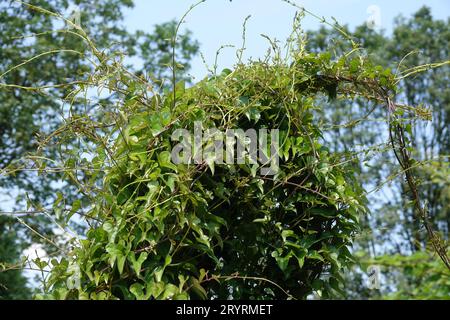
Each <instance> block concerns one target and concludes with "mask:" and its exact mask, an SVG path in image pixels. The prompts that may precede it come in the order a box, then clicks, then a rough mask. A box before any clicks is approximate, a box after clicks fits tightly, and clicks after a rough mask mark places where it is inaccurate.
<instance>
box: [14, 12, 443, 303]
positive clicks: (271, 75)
mask: <svg viewBox="0 0 450 320" xmlns="http://www.w3.org/2000/svg"><path fill="white" fill-rule="evenodd" d="M34 9H36V8H34ZM303 13H304V11H302V12H301V13H300V14H298V15H297V17H296V19H295V21H294V28H293V30H294V31H293V33H292V35H291V37H290V38H289V40H288V43H287V44H286V49H284V54H283V55H282V54H281V52H282V49H281V48H280V47H279V45H278V44H277V43H276V42H271V51H270V53H269V54H268V55H267V56H266V58H265V59H263V60H259V61H250V62H248V63H242V61H239V63H238V64H237V65H236V66H235V67H234V68H233V70H231V69H225V70H223V71H222V72H220V73H216V72H213V73H212V74H211V75H210V76H208V77H207V78H205V79H204V80H202V81H200V82H199V83H197V84H195V85H194V86H191V87H186V86H185V84H184V82H182V81H180V82H177V81H176V78H175V74H176V73H175V70H176V69H177V68H181V67H182V66H179V65H177V64H176V61H173V64H172V68H173V78H172V82H173V86H172V89H167V88H166V87H164V88H163V87H157V85H156V82H155V81H153V80H154V79H149V78H146V77H145V76H137V75H135V74H133V73H132V72H130V71H128V70H127V69H126V68H125V67H124V66H123V64H122V62H121V61H122V55H121V54H120V53H117V52H108V51H106V50H104V51H102V50H99V49H97V48H96V47H95V44H94V43H93V42H92V41H91V40H90V39H89V37H88V35H87V34H85V33H84V32H83V30H82V29H81V28H79V27H78V26H77V28H76V29H75V30H76V31H73V32H72V33H73V35H74V36H77V37H80V38H82V39H83V40H84V41H85V42H86V45H87V47H88V48H90V54H89V56H88V58H89V59H91V61H92V64H93V68H92V70H91V72H90V73H89V74H86V76H85V78H84V79H80V81H79V82H77V83H71V84H67V86H68V87H70V88H71V89H72V90H71V91H70V93H69V94H68V96H67V97H66V100H65V101H64V103H65V104H68V108H67V110H66V111H67V112H66V114H65V115H66V117H65V123H64V125H63V126H62V127H61V128H59V129H58V130H57V131H55V132H53V133H51V134H50V135H47V136H44V137H42V138H41V140H40V150H42V149H44V148H46V147H48V146H52V147H54V146H59V148H60V150H61V159H51V160H50V159H45V158H42V157H41V156H40V154H39V151H38V152H37V154H36V155H32V156H30V157H28V158H27V159H26V161H25V160H24V161H23V162H20V163H16V164H14V165H13V166H11V167H10V168H9V169H8V170H9V172H10V173H11V172H14V170H21V169H23V168H24V167H26V166H27V165H29V163H30V162H33V165H34V166H35V167H36V168H38V169H39V170H40V171H41V172H42V173H45V171H46V170H58V168H59V169H60V170H61V172H62V174H63V178H64V179H65V180H66V181H70V183H72V184H73V185H75V186H77V188H78V190H79V192H80V194H81V197H80V199H78V200H76V201H74V202H73V203H71V204H69V203H66V201H65V199H64V196H63V194H60V195H58V197H57V199H56V201H55V202H54V203H53V206H52V208H51V209H44V208H42V207H41V206H39V205H38V204H33V203H30V204H29V205H30V206H31V207H33V210H37V211H39V210H41V211H45V212H47V211H49V212H50V211H51V212H54V213H58V214H57V215H56V217H55V219H56V222H57V224H58V226H59V227H61V228H62V229H63V230H66V229H67V228H69V222H70V220H71V218H72V216H73V215H75V214H79V215H80V216H82V217H83V219H84V221H85V222H86V226H87V232H86V236H85V237H81V236H79V237H77V236H75V237H72V238H71V240H70V243H71V244H72V245H73V246H72V247H71V248H60V250H61V252H63V253H64V254H63V257H62V258H61V259H53V260H51V261H50V262H49V263H50V265H51V270H50V272H49V275H48V276H46V277H45V286H44V292H43V293H42V294H41V295H38V298H58V299H145V300H148V299H196V298H199V299H213V298H221V299H227V298H232V299H285V298H288V299H305V298H306V297H307V296H308V295H310V294H311V293H313V292H315V293H317V294H319V295H321V296H322V297H324V298H326V297H328V296H329V295H330V294H331V293H333V292H341V291H342V288H343V286H344V279H343V277H342V272H343V270H344V269H345V268H346V267H347V266H349V265H350V264H352V263H353V262H354V258H353V256H352V253H351V245H352V241H353V239H354V236H355V234H356V233H357V232H358V230H359V219H360V217H361V215H364V214H366V213H367V209H366V204H367V200H366V198H365V191H364V190H363V189H362V187H361V185H360V182H358V177H357V175H356V172H355V170H354V167H355V165H356V164H357V163H358V161H359V159H358V157H354V156H352V155H350V154H348V153H331V152H330V151H329V149H328V148H327V144H326V138H325V137H324V133H323V131H322V128H321V127H320V126H319V125H318V122H317V120H316V118H315V114H316V111H317V110H319V109H320V103H325V101H326V99H329V100H333V99H341V100H343V101H348V102H349V103H351V101H352V100H354V99H356V98H362V99H365V100H366V101H367V102H368V103H369V102H375V103H376V104H377V105H378V106H381V107H384V108H385V109H386V121H387V122H388V124H389V130H390V142H391V144H392V145H391V147H392V150H393V152H395V154H396V157H397V159H398V161H399V164H400V165H401V167H402V170H403V173H404V175H405V178H406V181H407V183H408V185H409V188H410V192H411V198H412V201H413V204H414V206H415V208H416V210H417V213H418V217H419V218H420V219H422V221H423V223H424V226H425V227H426V229H427V231H428V233H429V237H430V241H431V243H432V245H433V247H434V248H435V251H436V252H437V253H438V254H439V256H440V257H441V259H442V260H443V261H444V263H445V264H446V265H447V267H450V264H449V261H448V257H447V254H446V249H445V245H444V244H443V243H442V241H441V240H440V239H439V238H438V236H437V234H436V233H435V232H434V231H433V230H432V229H431V226H430V225H429V223H428V222H427V217H426V208H425V206H424V204H423V203H421V199H420V193H419V187H418V183H417V181H416V179H415V177H414V171H413V168H414V165H415V163H414V160H412V159H411V153H410V151H409V150H408V149H409V148H410V146H409V145H408V140H407V132H408V131H409V130H408V128H409V127H408V126H410V124H409V123H408V119H407V118H406V117H403V116H404V115H405V114H409V115H410V116H412V117H418V116H422V113H423V110H422V109H420V108H413V107H411V106H406V105H402V104H399V103H395V102H394V101H395V95H396V81H397V80H398V78H397V77H396V76H395V75H394V74H393V73H392V72H391V71H390V70H389V69H383V68H381V67H380V66H377V65H374V64H373V63H372V62H371V60H370V59H369V58H368V57H367V56H366V55H364V54H363V52H362V51H361V50H360V48H359V47H358V45H357V44H355V43H353V42H352V43H353V49H352V50H351V51H350V52H347V53H345V54H342V55H340V56H335V55H332V54H331V53H322V54H318V53H311V52H307V51H306V50H305V43H306V41H307V40H306V39H305V37H304V34H303V33H302V32H301V30H300V24H299V23H300V19H301V17H302V14H303ZM335 27H336V26H335ZM336 28H337V27H336ZM174 41H175V39H174V40H173V42H174ZM49 54H53V52H52V53H49ZM282 57H283V58H282ZM162 82H164V81H162ZM59 86H64V84H60V85H59ZM22 89H24V88H22ZM32 89H33V88H28V90H32ZM92 89H97V90H98V92H99V94H98V95H99V97H100V96H101V95H102V92H103V90H105V91H107V92H108V96H109V99H99V101H98V103H96V104H95V107H93V108H89V110H87V109H86V110H75V109H72V108H71V105H72V104H73V102H74V101H75V100H77V101H80V100H82V101H85V102H86V104H89V102H90V101H88V100H86V98H85V97H84V96H83V93H84V94H87V92H89V91H90V90H92ZM34 90H37V91H39V92H40V93H41V94H45V91H42V89H39V88H34ZM83 99H84V100H83ZM425 115H426V114H425ZM195 123H201V126H202V127H203V128H216V129H217V130H219V131H222V132H224V131H226V130H229V129H242V130H243V131H245V130H248V129H255V130H257V131H258V130H261V129H277V130H278V131H279V145H278V148H277V149H276V156H277V157H278V158H279V163H278V168H277V169H278V170H277V171H276V173H275V174H274V175H264V174H260V172H259V171H260V169H261V166H260V165H258V164H255V163H253V162H252V161H250V160H251V159H250V157H248V156H247V157H246V158H245V161H243V162H242V163H216V162H213V161H208V160H205V159H204V160H203V161H199V162H195V161H190V162H189V163H180V164H176V163H174V161H173V159H172V158H171V152H172V150H173V148H174V147H175V144H176V143H177V142H175V141H173V138H172V135H173V133H174V132H175V131H176V130H177V129H184V130H187V131H189V132H193V131H194V130H195ZM73 139H75V140H78V141H79V142H80V143H79V146H80V147H79V149H78V150H66V149H64V143H65V141H69V140H73ZM188 142H189V144H191V143H193V142H192V141H188ZM201 143H202V144H203V146H204V147H206V148H207V147H208V146H209V147H211V143H212V142H211V141H209V140H207V139H206V140H204V141H201ZM264 152H266V153H267V157H270V156H269V155H270V150H264ZM271 156H274V155H273V154H272V155H271ZM191 160H193V159H191ZM52 165H53V166H52ZM58 165H59V167H58ZM49 241H51V240H49ZM55 246H58V244H55ZM36 264H37V265H38V267H40V268H42V269H43V268H45V267H46V266H47V265H48V262H44V261H42V260H41V259H37V261H36Z"/></svg>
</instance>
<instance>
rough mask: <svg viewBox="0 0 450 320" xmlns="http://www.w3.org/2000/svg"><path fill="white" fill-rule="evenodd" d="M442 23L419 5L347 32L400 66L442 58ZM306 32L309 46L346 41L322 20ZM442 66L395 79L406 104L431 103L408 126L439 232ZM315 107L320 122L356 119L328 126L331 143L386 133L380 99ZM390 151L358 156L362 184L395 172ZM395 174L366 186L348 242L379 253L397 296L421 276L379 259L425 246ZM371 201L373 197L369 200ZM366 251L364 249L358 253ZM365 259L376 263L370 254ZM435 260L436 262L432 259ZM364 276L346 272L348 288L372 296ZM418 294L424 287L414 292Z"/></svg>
mask: <svg viewBox="0 0 450 320" xmlns="http://www.w3.org/2000/svg"><path fill="white" fill-rule="evenodd" d="M448 30H449V20H447V21H440V20H434V19H433V18H432V15H431V12H430V9H429V8H427V7H423V8H422V9H420V10H419V11H418V12H416V13H415V14H414V15H413V16H412V17H411V18H408V19H407V18H404V17H399V18H397V19H396V21H395V26H394V30H393V34H392V36H390V37H388V36H385V35H383V34H382V33H377V32H375V31H373V30H371V29H369V28H367V26H365V25H363V26H360V27H357V28H356V29H355V30H354V32H352V33H351V34H352V35H353V36H354V37H355V38H356V39H358V40H359V41H360V42H361V44H362V46H363V47H364V50H365V51H366V52H367V54H368V55H370V56H371V57H372V58H373V59H375V60H376V61H377V62H378V63H380V64H381V65H383V66H384V67H386V68H391V69H392V70H393V71H394V72H397V73H400V72H402V71H404V70H407V69H408V68H411V67H413V66H418V65H427V64H429V63H432V62H443V61H446V60H448V57H449V52H448V47H449V40H450V37H449V31H448ZM309 39H310V41H309V46H310V48H311V50H316V51H320V52H321V51H327V50H331V51H336V52H341V51H342V50H344V49H345V47H346V45H347V43H346V42H345V41H339V35H338V34H336V32H335V31H333V30H329V29H325V28H322V29H320V30H319V31H317V32H310V33H309ZM397 66H398V69H397ZM449 68H450V67H449V66H448V64H447V65H444V66H442V67H441V68H438V69H432V68H430V70H429V72H423V73H418V74H416V75H414V76H413V77H408V78H407V79H404V80H402V81H400V82H399V91H398V98H399V100H401V101H404V102H405V103H406V104H408V105H423V106H425V107H426V108H431V111H432V117H433V118H432V121H431V124H430V122H428V121H417V123H416V125H415V126H414V131H413V132H412V133H413V134H412V136H413V137H414V141H413V145H414V147H415V155H414V156H415V157H416V158H417V159H420V160H422V161H423V162H422V165H421V166H420V169H419V170H420V173H419V174H420V177H421V182H422V185H421V191H422V192H423V196H424V198H425V199H426V201H427V208H428V210H429V218H430V220H431V221H432V223H433V225H434V228H435V229H437V230H439V231H440V232H441V233H442V234H443V235H444V237H445V238H446V239H448V232H449V227H448V219H449V218H450V211H449V210H450V204H449V201H448V200H449V193H448V191H449V180H448V169H447V168H448V167H449V160H448V155H449V149H448V143H449V132H448V130H449V95H450V90H449V88H448V79H449V74H450V73H449ZM371 108H372V107H371ZM323 111H324V112H323V118H324V121H326V122H327V123H332V124H336V123H341V124H351V123H352V121H354V120H356V119H361V120H358V121H362V124H358V126H333V127H331V128H330V130H329V131H328V132H327V134H328V135H327V137H328V138H329V139H330V140H331V141H333V142H334V143H333V145H334V148H335V150H349V149H351V148H352V147H353V146H355V145H364V144H371V145H374V146H375V145H378V144H380V143H383V141H386V140H387V132H388V131H387V127H385V126H384V125H383V124H382V123H380V122H379V121H378V120H377V119H383V118H385V117H386V112H385V110H384V109H383V107H382V106H381V105H374V106H373V109H371V113H370V114H368V113H367V107H366V104H365V103H364V102H362V101H356V103H354V104H343V103H336V102H335V103H331V104H329V105H328V107H325V109H324V110H323ZM367 120H370V121H367ZM391 156H392V155H390V154H387V153H385V154H383V156H382V157H375V158H371V159H370V160H369V161H364V162H361V167H360V172H361V174H360V177H361V178H362V179H364V183H365V186H366V189H368V190H373V189H374V188H375V187H376V186H377V185H380V184H382V183H383V181H385V180H386V179H389V180H392V179H391V178H392V177H393V176H395V175H397V174H398V170H399V169H398V168H397V167H396V166H391V165H389V164H388V163H389V162H387V161H386V159H388V158H389V157H391ZM391 163H393V162H391ZM398 181H400V180H397V182H392V181H391V183H390V184H388V185H383V187H382V188H381V189H380V190H378V191H377V192H375V193H372V194H371V195H370V194H369V203H371V205H370V209H371V213H372V214H371V215H370V216H368V218H367V220H366V221H365V232H363V233H362V234H361V236H360V237H359V241H358V242H357V246H356V247H355V250H361V251H362V252H366V253H367V254H368V255H369V256H371V257H380V259H381V261H383V263H381V264H382V265H383V266H384V268H386V272H385V273H384V277H385V280H386V281H385V283H387V284H389V286H386V287H385V288H384V291H382V292H384V293H386V294H388V293H389V292H392V291H394V292H395V291H397V292H398V295H397V297H401V296H402V293H406V292H407V291H408V289H407V288H411V287H417V288H418V287H420V286H421V285H422V284H421V283H422V280H423V279H422V278H421V276H419V273H415V272H406V273H404V274H402V272H401V271H402V270H401V265H402V264H401V263H393V266H395V268H397V270H398V271H399V272H394V273H393V272H392V270H393V269H392V268H388V266H387V262H386V261H389V262H392V261H403V258H402V256H405V258H404V259H408V258H407V257H408V256H411V257H414V256H417V254H419V252H422V251H423V250H425V249H426V248H427V237H426V235H425V232H424V230H423V228H422V227H421V222H420V220H419V219H418V217H416V216H415V214H414V210H413V208H412V206H411V203H410V201H409V199H408V197H407V192H408V187H407V185H406V184H404V183H399V182H398ZM375 203H378V204H377V205H375ZM390 255H393V257H392V259H391V258H389V256H390ZM366 258H367V256H365V257H364V259H366ZM364 259H363V260H364ZM396 259H397V260H396ZM436 259H437V258H436ZM371 261H372V262H373V263H376V261H377V260H371ZM411 261H417V263H421V261H424V260H423V259H422V260H421V259H417V260H413V258H411ZM435 263H436V264H437V265H439V263H440V262H439V261H436V262H435ZM425 264H426V263H425V262H424V265H425ZM417 267H418V268H421V267H420V266H417ZM395 268H394V269H395ZM399 268H400V270H399ZM403 271H404V270H403ZM405 274H406V275H405ZM444 275H445V272H444ZM358 279H359V281H358ZM365 280H366V278H365V277H364V276H361V275H360V274H357V275H355V274H352V275H350V276H349V278H348V284H349V285H348V290H347V292H348V296H349V297H371V296H372V297H373V296H378V294H379V293H378V292H376V291H375V292H374V291H370V290H367V288H366V285H365V284H364V281H365ZM427 288H428V289H427V291H424V292H427V294H428V296H429V297H437V296H440V297H444V296H443V295H442V292H445V291H440V294H436V292H438V291H433V288H435V289H436V290H437V287H433V286H428V287H427ZM410 292H413V291H410ZM422 293H423V292H422ZM425 296H426V295H425ZM405 297H411V294H408V295H406V294H405ZM417 297H419V295H418V296H417ZM420 297H424V295H423V294H421V295H420ZM447 297H448V295H447Z"/></svg>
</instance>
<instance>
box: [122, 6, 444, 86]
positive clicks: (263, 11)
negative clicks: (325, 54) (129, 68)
mask: <svg viewBox="0 0 450 320" xmlns="http://www.w3.org/2000/svg"><path fill="white" fill-rule="evenodd" d="M195 2H196V1H195V0H164V1H161V0H135V7H134V8H133V9H131V10H127V11H126V13H125V16H126V18H125V25H126V27H127V28H129V30H130V31H133V30H137V29H141V30H145V31H151V30H152V27H153V25H154V24H157V23H161V22H165V21H168V20H171V19H174V18H175V19H180V18H181V17H182V16H183V14H184V13H185V12H186V10H187V9H188V8H189V7H190V5H192V4H194V3H195ZM295 2H296V3H297V4H299V5H302V6H303V7H305V8H306V9H307V10H309V11H312V12H314V13H315V14H317V15H319V16H324V17H325V18H327V19H330V17H332V16H333V17H335V18H336V19H337V20H338V21H339V22H340V23H341V24H348V25H349V26H350V27H354V26H357V25H360V24H363V23H365V21H366V20H367V19H368V18H369V17H370V15H371V14H370V13H369V12H368V9H369V7H370V6H377V8H379V13H380V20H379V21H380V25H381V27H382V28H383V29H384V30H385V32H386V33H388V34H389V33H391V32H392V26H393V20H394V18H395V17H396V16H398V15H399V14H402V15H404V16H410V15H411V14H412V13H414V12H415V11H417V10H418V9H419V8H420V7H422V6H423V5H427V6H429V7H431V9H432V13H433V16H434V17H435V18H437V19H447V18H448V17H449V13H450V1H449V0H428V1H425V0H390V1H388V0H378V1H377V0H297V1H295ZM369 11H370V9H369ZM294 13H295V9H294V8H293V7H291V6H290V5H289V4H287V3H284V2H282V1H281V0H232V1H231V2H230V1H229V0H207V1H206V2H205V3H203V4H201V5H200V6H198V7H197V8H196V9H195V10H194V11H193V12H191V13H190V15H189V16H188V17H187V19H186V24H184V25H183V27H184V28H188V29H190V30H191V31H192V32H193V34H194V37H195V38H196V39H197V40H199V42H200V43H201V51H202V53H203V55H204V56H205V58H206V61H207V63H208V64H210V65H212V64H213V62H214V59H215V54H216V51H217V49H218V48H220V46H222V45H228V44H231V45H235V46H236V48H240V47H241V43H242V24H243V21H244V20H245V17H247V16H248V15H251V16H252V17H251V18H250V20H249V21H248V24H247V45H246V49H247V50H246V54H245V56H244V57H246V58H248V57H254V58H257V57H261V56H262V55H264V53H265V52H266V50H267V48H268V42H267V40H265V39H263V38H262V37H261V36H260V34H265V35H268V36H269V37H271V38H274V37H275V38H277V39H278V40H285V38H286V37H287V36H288V34H289V32H290V30H291V27H292V18H293V16H294ZM319 25H320V23H319V22H318V21H317V20H316V19H314V18H312V17H306V18H305V20H304V22H303V28H304V29H306V30H310V29H317V28H318V27H319ZM235 50H236V49H233V48H228V49H224V50H223V51H222V53H221V55H220V57H219V70H220V69H221V68H224V67H230V66H232V65H233V63H234V62H235V57H236V54H235ZM191 73H192V74H193V75H194V76H195V77H196V79H197V80H200V79H201V78H203V77H204V76H205V75H206V74H207V70H206V68H205V66H204V64H203V62H202V60H201V58H200V57H197V58H196V59H195V60H194V62H193V67H192V72H191Z"/></svg>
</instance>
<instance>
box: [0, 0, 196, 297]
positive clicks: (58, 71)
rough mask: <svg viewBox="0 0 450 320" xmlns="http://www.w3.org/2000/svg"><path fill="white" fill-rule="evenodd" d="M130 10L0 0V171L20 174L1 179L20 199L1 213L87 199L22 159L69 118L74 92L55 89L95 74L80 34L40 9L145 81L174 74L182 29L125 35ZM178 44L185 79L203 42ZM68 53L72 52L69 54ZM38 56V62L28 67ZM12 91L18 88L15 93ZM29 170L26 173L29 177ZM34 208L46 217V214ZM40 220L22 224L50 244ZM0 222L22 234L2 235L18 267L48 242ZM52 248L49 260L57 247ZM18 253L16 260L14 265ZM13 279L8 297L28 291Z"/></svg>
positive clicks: (105, 100) (116, 5) (119, 5)
mask: <svg viewBox="0 0 450 320" xmlns="http://www.w3.org/2000/svg"><path fill="white" fill-rule="evenodd" d="M132 6H133V1H130V0H101V1H78V0H77V1H67V0H52V1H40V0H35V1H30V4H29V5H26V4H23V3H20V2H19V1H8V0H1V1H0V75H1V76H0V170H1V169H5V168H17V171H15V174H13V175H10V174H8V175H5V174H2V175H0V188H1V190H2V192H4V193H7V194H10V197H11V198H14V197H16V201H15V205H13V206H14V208H9V207H8V208H5V207H3V208H0V209H3V210H6V209H7V211H11V210H12V209H15V210H21V211H23V210H24V207H25V205H27V206H28V208H33V207H34V206H35V204H37V203H39V204H40V206H43V207H45V206H46V205H48V204H49V203H52V202H54V201H55V199H57V191H58V190H59V189H61V188H64V189H66V191H67V190H69V191H71V192H69V193H66V194H65V196H66V197H68V198H69V199H70V198H82V194H81V193H80V192H79V190H77V188H76V187H75V186H74V185H73V184H71V183H68V182H64V183H63V182H61V177H62V174H63V173H61V172H58V170H47V171H46V174H45V175H44V176H38V175H37V174H36V172H35V171H34V170H33V164H32V163H30V162H28V161H31V160H30V159H28V161H26V162H24V160H23V158H24V157H25V156H26V155H27V154H28V153H29V152H30V151H33V150H35V149H36V147H37V145H38V141H39V139H38V137H37V136H36V134H37V133H38V132H40V133H41V134H44V135H45V134H46V133H49V132H52V131H53V130H54V129H56V128H57V127H58V126H60V125H61V123H62V121H64V120H63V117H62V115H63V114H64V113H66V112H67V109H66V107H65V101H66V100H65V99H67V94H68V93H69V92H70V91H71V90H72V89H73V86H71V85H67V86H64V87H59V86H56V87H55V86H54V85H55V84H59V83H71V82H72V81H75V80H76V79H80V78H81V77H82V75H83V74H84V73H85V72H87V71H88V70H89V68H90V67H89V65H88V60H87V59H86V58H87V56H86V55H85V53H86V46H85V44H84V43H83V42H82V40H81V39H80V38H78V37H76V36H74V34H73V31H74V27H73V26H70V25H64V23H62V22H61V21H57V20H56V19H54V17H53V16H51V15H48V14H47V13H45V12H43V11H42V10H41V9H39V8H43V9H45V10H48V11H51V12H59V13H61V14H62V15H63V16H64V17H66V18H70V19H72V20H73V21H74V22H75V23H80V24H81V26H82V28H83V29H84V30H85V31H86V32H87V33H88V34H89V36H90V37H91V38H92V39H93V41H95V42H96V43H97V44H99V45H101V46H102V47H104V48H107V49H105V50H109V51H113V50H114V51H118V50H120V51H122V52H123V53H124V55H126V56H127V57H136V59H137V61H139V60H140V61H141V63H142V64H143V66H144V68H143V69H142V70H135V72H137V73H139V74H142V75H143V76H145V77H147V78H158V79H161V77H162V76H163V75H164V74H167V70H168V69H169V68H168V66H167V65H166V62H167V61H168V60H170V59H171V56H172V48H171V37H173V32H174V30H175V25H176V22H175V21H171V22H168V23H164V24H161V25H157V26H155V33H154V34H151V33H147V32H143V31H137V32H136V33H134V34H131V33H129V32H127V31H126V30H125V28H124V27H123V25H122V21H123V10H124V9H125V8H130V7H132ZM78 10H79V11H78ZM78 13H79V17H77V14H78ZM180 37H181V38H182V40H183V41H181V42H178V43H177V46H176V52H177V55H178V56H179V60H178V61H179V63H181V64H184V70H183V71H182V72H181V73H180V75H183V72H187V71H188V70H189V67H190V66H189V63H188V62H189V60H190V59H191V58H192V57H193V56H194V55H195V54H196V53H197V51H198V43H197V42H196V41H194V40H192V38H191V35H190V33H189V32H188V31H187V32H186V33H183V34H181V35H180ZM69 48H70V49H71V50H72V51H69V50H66V49H69ZM75 51H77V52H75ZM38 55H39V57H37V58H36V59H33V60H31V61H27V60H28V59H31V58H33V57H36V56H38ZM25 61H27V63H26V64H24V65H23V67H21V68H20V69H15V70H10V71H8V70H9V68H11V67H12V66H15V65H19V64H21V63H23V62H25ZM186 79H187V80H188V78H186ZM10 84H15V86H9V85H10ZM27 88H38V92H39V94H34V93H31V92H30V91H29V90H28V89H27ZM91 103H92V105H94V104H96V103H102V105H103V106H104V110H103V112H108V110H111V109H113V108H114V105H113V103H112V99H111V97H108V96H105V97H102V99H101V100H99V101H92V102H91ZM71 106H72V108H89V107H91V106H88V105H86V102H84V103H83V105H79V104H77V103H72V105H71ZM98 116H99V117H100V115H98ZM68 144H70V146H68V147H67V148H68V149H72V155H73V156H74V157H77V151H76V150H77V149H76V145H77V141H76V139H74V140H73V141H70V142H68ZM59 152H61V149H59V147H56V146H55V148H53V149H46V150H45V154H42V156H44V157H48V158H55V155H56V154H58V153H59ZM69 160H70V159H69ZM24 167H27V169H25V170H24ZM0 172H1V171H0ZM69 199H66V200H69ZM34 209H35V211H39V210H41V211H42V208H41V207H39V208H36V207H34ZM42 213H43V212H41V214H35V215H33V216H28V217H23V219H25V220H26V222H27V224H29V225H30V226H31V227H32V228H33V229H35V230H37V231H38V232H39V233H41V234H43V235H46V236H49V237H51V236H52V234H53V227H51V226H50V225H49V221H50V220H51V218H49V216H46V215H44V214H42ZM48 213H49V215H50V216H51V217H54V216H55V214H54V212H51V211H50V212H48ZM2 219H3V221H4V223H6V224H9V225H10V229H16V232H17V233H16V234H17V235H20V236H19V237H18V238H17V239H16V240H15V241H10V236H11V235H10V234H9V233H7V232H6V229H2V230H4V231H5V232H1V233H0V238H1V239H2V240H1V241H0V246H1V247H3V246H12V247H8V248H6V247H5V248H3V250H0V261H2V262H3V261H4V262H9V263H15V262H17V261H16V260H17V258H18V256H19V254H20V251H21V250H20V249H21V248H23V247H24V245H25V246H26V244H31V243H42V239H41V238H39V237H37V236H36V234H34V233H32V232H29V230H28V229H27V228H24V227H23V226H22V225H21V224H20V223H17V221H16V220H15V219H14V217H11V218H8V217H3V218H2ZM8 221H9V222H8ZM47 249H48V250H50V253H51V248H47ZM3 253H4V254H5V255H3ZM15 254H16V255H17V256H16V257H15V258H13V256H14V255H15ZM12 272H13V271H8V272H4V273H2V274H1V276H2V279H10V281H9V282H8V286H9V290H10V291H11V293H10V295H9V297H13V296H14V295H15V294H19V293H18V292H20V291H22V292H24V293H25V292H26V291H25V289H23V288H21V289H20V290H15V288H16V289H18V288H20V287H21V286H22V285H23V284H24V283H25V281H24V280H23V279H20V280H18V281H17V286H16V285H11V282H14V281H13V279H19V277H20V275H19V272H18V271H14V276H13V274H12ZM5 297H8V296H5Z"/></svg>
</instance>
